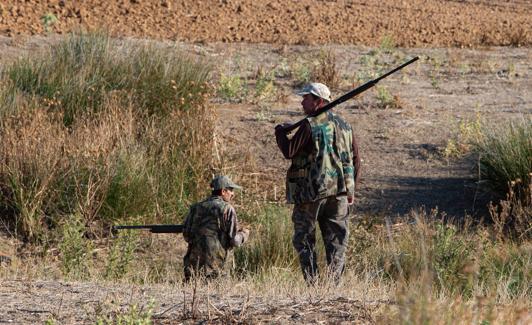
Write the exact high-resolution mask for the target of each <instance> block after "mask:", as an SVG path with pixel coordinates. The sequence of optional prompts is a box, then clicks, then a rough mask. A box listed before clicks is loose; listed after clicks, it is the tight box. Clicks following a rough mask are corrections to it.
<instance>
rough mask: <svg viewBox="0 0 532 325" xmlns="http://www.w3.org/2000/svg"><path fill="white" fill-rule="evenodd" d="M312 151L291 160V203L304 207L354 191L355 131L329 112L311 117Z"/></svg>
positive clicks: (289, 182) (289, 178)
mask: <svg viewBox="0 0 532 325" xmlns="http://www.w3.org/2000/svg"><path fill="white" fill-rule="evenodd" d="M307 121H308V122H309V124H310V127H311V131H312V144H313V148H312V151H311V152H310V153H308V152H301V153H300V154H298V155H297V156H295V157H293V158H292V164H291V166H290V168H289V169H288V172H287V178H286V189H287V190H286V195H287V201H288V203H304V202H311V201H315V200H319V199H322V198H325V197H328V196H334V195H339V194H347V195H349V196H352V195H353V194H354V190H355V170H354V165H353V150H352V147H353V144H352V141H353V131H352V129H351V126H350V125H349V124H348V123H347V122H345V121H344V120H343V119H342V118H340V117H339V116H338V115H336V114H334V113H332V112H331V111H328V112H326V113H323V114H320V115H318V116H316V117H308V118H307Z"/></svg>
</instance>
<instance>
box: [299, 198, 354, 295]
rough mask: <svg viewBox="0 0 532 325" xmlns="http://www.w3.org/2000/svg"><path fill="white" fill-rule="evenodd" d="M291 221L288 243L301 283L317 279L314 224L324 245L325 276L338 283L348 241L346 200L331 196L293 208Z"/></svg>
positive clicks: (312, 281) (343, 265) (313, 281)
mask: <svg viewBox="0 0 532 325" xmlns="http://www.w3.org/2000/svg"><path fill="white" fill-rule="evenodd" d="M292 221H293V223H294V238H293V240H292V243H293V244H294V248H295V249H296V251H297V253H298V255H299V261H300V263H301V270H302V271H303V276H304V277H305V280H306V281H307V282H308V283H311V284H312V283H315V281H317V279H318V265H317V262H316V261H317V259H316V251H315V246H316V221H317V223H318V224H319V226H320V230H321V235H322V238H323V241H324V244H325V253H326V257H327V265H328V270H327V275H328V276H329V277H331V278H332V279H333V280H334V281H335V282H336V283H338V282H339V280H340V277H341V275H342V273H343V271H344V267H345V252H346V249H347V240H348V238H349V228H348V204H347V197H346V196H331V197H327V198H324V199H321V200H318V201H315V202H306V203H299V204H296V205H295V206H294V211H293V213H292Z"/></svg>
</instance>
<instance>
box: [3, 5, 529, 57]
mask: <svg viewBox="0 0 532 325" xmlns="http://www.w3.org/2000/svg"><path fill="white" fill-rule="evenodd" d="M49 13H51V14H53V15H55V17H56V18H57V19H58V21H57V23H55V24H53V25H51V26H50V28H48V30H49V31H51V32H57V33H66V32H69V31H72V30H77V29H79V28H80V27H81V28H85V29H94V28H106V29H109V30H110V31H111V32H112V33H113V34H115V35H120V36H135V37H141V38H155V39H172V40H180V41H189V42H216V41H222V42H252V43H257V42H259V43H261V42H264V43H280V44H330V43H336V44H356V45H370V46H374V45H378V44H379V43H380V42H381V39H382V38H383V37H384V36H390V37H391V38H392V39H393V40H394V41H395V42H396V44H397V45H399V46H408V47H413V46H414V47H419V46H422V47H424V46H431V47H442V46H445V47H448V46H466V47H469V46H479V45H524V46H528V45H530V44H532V33H530V31H531V30H532V20H531V19H530V17H532V4H531V3H530V1H528V0H514V1H504V0H495V1H491V0H490V1H488V0H462V1H458V0H447V1H444V0H409V1H391V0H369V1H319V0H314V1H311V0H300V1H282V0H268V1H251V0H248V1H246V0H240V1H238V0H220V1H214V0H211V1H196V0H183V1H175V0H160V1H158V0H149V1H139V0H119V1H101V0H84V1H64V0H48V1H36V0H29V1H18V0H4V1H2V3H1V4H0V35H1V34H3V35H6V36H14V35H19V34H23V35H35V34H45V28H44V24H43V22H42V20H41V19H42V17H43V16H44V15H46V14H49Z"/></svg>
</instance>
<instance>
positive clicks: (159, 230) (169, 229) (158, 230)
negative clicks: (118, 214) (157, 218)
mask: <svg viewBox="0 0 532 325" xmlns="http://www.w3.org/2000/svg"><path fill="white" fill-rule="evenodd" d="M183 228H184V226H183V225H134V226H130V225H117V226H113V229H114V230H120V229H147V230H149V231H150V232H151V233H155V234H169V233H176V234H179V233H182V232H183Z"/></svg>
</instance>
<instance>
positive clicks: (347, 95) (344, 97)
mask: <svg viewBox="0 0 532 325" xmlns="http://www.w3.org/2000/svg"><path fill="white" fill-rule="evenodd" d="M418 59H419V57H417V56H416V57H414V58H413V59H411V60H410V61H407V62H405V63H403V64H401V65H400V66H398V67H396V68H394V69H392V70H390V71H388V72H386V73H385V74H383V75H382V76H380V77H378V78H375V79H373V80H370V81H368V82H366V83H365V84H363V85H361V86H359V87H357V88H355V89H353V90H350V91H349V92H347V93H345V94H343V95H342V96H340V97H339V98H337V99H335V100H333V101H332V102H330V103H329V104H327V105H325V106H323V107H322V108H321V109H320V110H319V111H318V112H316V113H314V114H312V115H309V117H314V116H318V115H320V114H321V113H324V112H326V111H328V110H330V109H331V108H333V107H335V106H337V105H339V104H341V103H343V102H345V101H346V100H348V99H351V98H353V97H355V96H356V95H358V94H360V93H363V92H365V91H366V90H368V89H370V88H372V87H373V86H375V85H376V84H377V83H378V82H379V81H381V80H382V79H384V78H386V77H388V76H389V75H391V74H392V73H394V72H397V71H399V70H401V69H402V68H404V67H406V66H407V65H409V64H412V63H414V62H415V61H417V60H418ZM304 121H305V119H302V120H300V121H298V122H296V123H294V124H291V125H288V126H285V127H282V126H278V127H282V128H283V130H284V131H285V132H286V133H289V132H291V131H293V130H295V129H296V128H298V127H299V126H300V125H301V124H302V123H303V122H304Z"/></svg>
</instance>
